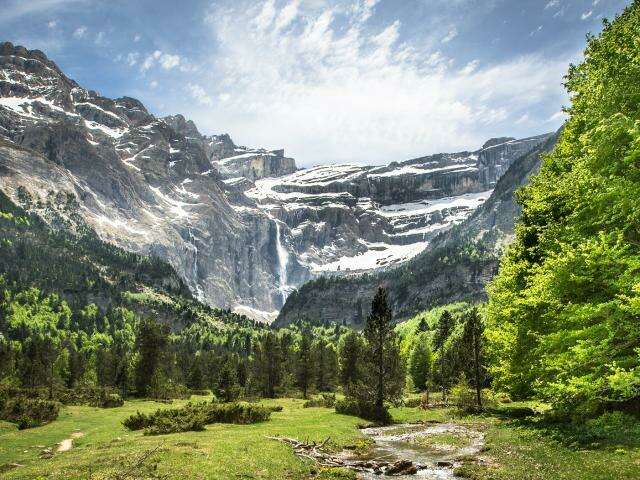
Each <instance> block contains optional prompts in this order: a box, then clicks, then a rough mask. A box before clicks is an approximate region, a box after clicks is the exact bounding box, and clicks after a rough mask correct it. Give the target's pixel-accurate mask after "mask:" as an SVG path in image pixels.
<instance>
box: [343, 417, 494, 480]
mask: <svg viewBox="0 0 640 480" xmlns="http://www.w3.org/2000/svg"><path fill="white" fill-rule="evenodd" d="M361 432H362V433H363V435H365V436H366V437H368V438H370V439H371V440H373V442H375V443H374V445H373V446H372V447H371V448H370V449H368V450H367V452H366V453H365V454H353V453H346V454H343V458H344V459H345V460H346V461H347V463H348V462H349V461H353V460H360V461H371V462H374V463H380V462H384V463H389V464H393V463H395V462H397V461H400V460H410V461H411V462H413V464H414V465H415V466H416V467H417V468H418V472H417V473H416V474H414V475H396V476H393V477H391V478H397V479H411V478H428V479H433V480H448V479H453V478H456V477H455V475H454V474H453V470H454V467H455V466H456V464H457V462H458V460H459V459H460V458H461V457H464V456H473V455H476V454H477V453H479V452H480V450H481V449H482V447H483V445H484V435H483V434H482V433H480V432H478V431H476V430H472V429H469V428H467V427H464V426H462V425H457V424H453V423H437V424H401V425H391V426H388V427H374V428H365V429H362V430H361ZM429 437H431V438H429ZM443 438H447V439H451V438H454V439H459V440H458V441H454V442H453V443H455V444H456V445H451V444H450V443H447V442H446V441H443V442H442V443H439V442H438V440H439V439H443ZM360 475H361V477H360V478H363V479H367V480H369V479H374V478H377V479H379V478H380V476H381V473H380V472H372V471H365V472H360Z"/></svg>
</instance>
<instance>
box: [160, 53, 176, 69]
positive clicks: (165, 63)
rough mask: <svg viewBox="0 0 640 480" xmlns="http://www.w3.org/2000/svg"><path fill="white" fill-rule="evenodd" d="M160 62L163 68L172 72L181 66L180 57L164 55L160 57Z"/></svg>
mask: <svg viewBox="0 0 640 480" xmlns="http://www.w3.org/2000/svg"><path fill="white" fill-rule="evenodd" d="M159 62H160V65H161V66H162V68H164V69H165V70H171V69H172V68H175V67H177V66H179V65H180V56H178V55H169V54H168V53H163V54H162V56H160V57H159Z"/></svg>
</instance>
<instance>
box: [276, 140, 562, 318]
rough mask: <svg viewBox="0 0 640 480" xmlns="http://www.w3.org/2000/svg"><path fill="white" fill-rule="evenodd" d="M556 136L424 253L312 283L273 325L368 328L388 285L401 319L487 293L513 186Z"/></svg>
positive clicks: (510, 223) (513, 214)
mask: <svg viewBox="0 0 640 480" xmlns="http://www.w3.org/2000/svg"><path fill="white" fill-rule="evenodd" d="M556 141H557V134H554V135H551V136H549V137H548V138H545V140H544V141H543V142H542V143H541V144H539V145H538V146H536V147H535V148H534V149H533V150H531V151H529V152H528V153H525V154H524V155H521V156H520V157H518V158H517V159H515V161H512V162H511V164H510V166H509V168H507V170H506V172H505V173H504V175H502V176H501V177H500V178H499V180H498V181H497V182H496V184H495V188H494V190H493V192H492V193H491V195H490V196H489V198H488V199H487V201H486V202H484V203H483V204H482V205H481V206H479V207H478V208H477V209H476V210H475V211H474V212H473V213H472V214H471V215H470V216H469V217H468V218H467V219H465V220H464V221H463V222H462V223H461V224H459V225H457V226H455V227H453V228H451V229H449V230H447V231H445V232H441V233H440V234H439V235H437V236H436V237H435V238H434V239H433V240H432V242H431V244H430V247H429V249H428V250H426V251H425V252H423V253H422V254H420V255H418V256H416V257H415V258H413V259H412V260H409V261H408V262H406V263H404V264H403V265H402V266H400V267H397V268H394V269H388V270H385V271H382V272H379V273H373V274H363V275H352V276H344V277H336V276H333V277H323V278H320V279H317V280H314V281H311V282H309V283H307V284H305V285H303V286H302V287H301V288H300V289H299V290H297V291H295V292H293V293H292V294H291V295H290V296H289V298H288V299H287V302H286V304H285V306H284V307H283V308H282V310H281V311H280V314H279V316H278V318H277V320H276V322H275V324H276V325H286V324H288V323H290V322H292V321H295V320H297V319H309V320H316V321H317V320H320V321H334V322H339V323H344V324H348V325H352V326H355V327H359V326H362V325H363V323H364V321H365V319H366V316H367V315H368V313H369V305H370V303H371V299H372V298H373V295H374V293H375V290H376V288H377V287H378V286H380V285H383V286H386V287H387V288H388V289H389V292H390V300H391V303H392V308H393V310H394V312H395V315H396V319H398V320H401V319H404V318H408V317H410V316H411V315H413V314H415V313H416V312H419V311H421V310H425V309H428V308H431V307H433V306H436V305H442V304H446V303H451V302H455V301H459V300H476V299H481V298H484V296H485V285H486V284H487V282H488V281H490V280H491V278H493V276H494V275H495V273H496V272H497V269H498V260H499V256H500V253H501V250H502V249H503V247H504V246H505V244H506V243H508V242H509V240H510V239H511V238H512V236H513V230H514V221H515V219H516V218H517V216H518V214H519V206H518V204H517V203H516V201H515V198H514V193H515V190H516V189H517V188H518V187H520V186H521V185H523V184H525V183H526V181H527V179H528V177H529V176H530V175H531V174H532V173H534V172H536V171H537V170H538V168H539V166H540V159H541V155H542V154H544V153H545V152H549V151H550V150H551V149H552V148H553V146H554V145H555V142H556ZM485 148H486V146H485ZM491 155H493V154H491ZM494 158H495V157H494Z"/></svg>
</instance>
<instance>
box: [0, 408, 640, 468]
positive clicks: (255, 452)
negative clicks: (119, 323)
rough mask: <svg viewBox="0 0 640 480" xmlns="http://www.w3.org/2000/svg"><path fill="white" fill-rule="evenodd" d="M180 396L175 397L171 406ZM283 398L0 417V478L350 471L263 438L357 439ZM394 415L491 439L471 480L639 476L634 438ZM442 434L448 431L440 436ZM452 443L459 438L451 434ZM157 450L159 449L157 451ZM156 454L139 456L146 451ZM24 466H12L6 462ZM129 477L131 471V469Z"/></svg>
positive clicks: (406, 412)
mask: <svg viewBox="0 0 640 480" xmlns="http://www.w3.org/2000/svg"><path fill="white" fill-rule="evenodd" d="M181 403H183V402H178V401H177V402H174V404H173V406H176V405H180V404H181ZM264 403H265V404H271V405H282V406H283V410H282V412H275V413H273V414H272V416H271V419H270V420H269V421H267V422H264V423H259V424H253V425H222V424H217V425H209V426H208V427H207V429H206V430H205V431H203V432H187V433H179V434H171V435H163V436H143V435H142V433H141V432H129V431H128V430H126V429H125V428H124V427H123V426H122V425H121V422H122V420H123V419H124V418H126V417H127V416H129V415H131V414H132V413H135V411H136V410H139V411H141V412H150V411H153V410H155V409H157V408H164V407H165V405H162V404H159V403H155V402H151V401H130V402H126V403H125V405H124V406H123V407H120V408H114V409H106V410H105V409H98V408H91V407H66V408H64V409H63V410H62V412H61V414H60V417H59V418H58V420H56V421H55V422H53V423H51V424H49V425H45V426H43V427H39V428H34V429H30V430H24V431H18V430H16V429H15V426H13V425H10V424H7V423H4V424H3V423H0V472H3V473H0V476H2V477H3V478H8V479H34V478H39V477H40V478H46V479H89V478H91V479H113V478H136V479H139V478H167V479H192V478H193V479H221V480H222V479H225V480H227V479H252V478H253V479H274V480H277V479H306V478H349V477H350V475H343V474H339V473H338V472H323V473H321V474H320V475H317V474H316V475H314V474H312V472H315V468H314V466H313V465H312V464H310V463H304V462H302V461H300V460H299V459H297V458H296V457H295V456H294V455H293V453H292V452H291V450H290V449H289V448H288V447H287V446H286V445H283V444H281V443H279V442H276V441H273V440H269V439H267V438H265V435H282V436H288V437H295V438H298V439H301V440H306V439H308V440H310V441H311V440H316V441H321V440H324V439H325V438H326V437H331V444H332V446H333V447H334V448H340V447H342V446H345V445H348V444H357V443H358V442H359V440H362V436H361V435H360V433H359V432H358V430H357V428H356V427H357V425H358V424H359V423H362V421H361V420H360V419H358V418H354V417H349V416H344V415H338V414H336V413H335V412H334V411H333V410H331V409H326V408H306V409H304V408H302V404H303V403H304V402H303V401H302V400H296V399H277V400H265V401H264ZM392 414H393V416H394V418H395V419H396V420H397V421H401V422H405V421H416V420H451V419H453V421H456V422H459V423H463V424H472V425H473V426H474V427H475V428H478V429H481V430H482V431H483V432H484V433H485V435H486V439H487V445H486V449H485V450H486V451H484V452H483V453H482V454H481V460H482V464H478V463H477V462H470V463H468V464H465V465H463V466H462V468H460V473H464V474H465V475H467V476H469V477H471V478H476V479H483V480H484V479H505V480H507V479H509V480H513V479H525V480H526V479H532V480H533V479H540V480H542V479H544V480H552V479H577V478H580V479H587V480H588V479H593V480H595V479H598V480H602V479H612V480H613V479H630V480H631V479H637V478H640V438H636V439H627V441H625V442H624V444H622V445H621V444H617V443H607V442H600V443H598V445H597V446H595V445H592V446H591V447H589V448H584V447H581V446H578V445H576V444H571V443H569V442H567V441H562V439H558V438H556V437H557V436H555V435H553V432H550V431H549V430H548V429H542V428H539V427H537V426H535V425H531V424H527V423H524V422H522V421H517V420H509V419H507V418H500V417H497V416H462V417H460V416H456V415H454V413H453V412H451V411H448V410H432V411H428V412H424V411H421V410H419V409H416V408H404V407H403V408H394V409H392ZM75 431H80V432H82V433H84V436H83V437H81V438H78V439H77V440H75V441H74V447H73V448H72V449H71V450H70V451H67V452H64V453H58V454H55V455H54V456H53V458H49V459H41V458H39V455H40V453H41V451H42V450H43V448H45V447H54V448H55V446H56V444H57V443H58V442H60V441H62V440H63V439H65V438H69V437H70V436H71V434H72V433H73V432H75ZM440 440H442V441H446V438H442V439H440ZM452 441H455V439H454V440H452ZM156 449H157V450H156ZM148 452H154V453H153V454H151V455H150V456H149V458H147V459H146V460H145V461H144V462H140V459H142V458H143V457H144V456H145V454H146V453H148ZM14 463H17V464H20V465H21V466H19V467H16V468H10V467H9V464H14ZM138 463H141V466H137V464H138ZM127 475H128V476H127Z"/></svg>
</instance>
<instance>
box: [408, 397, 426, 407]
mask: <svg viewBox="0 0 640 480" xmlns="http://www.w3.org/2000/svg"><path fill="white" fill-rule="evenodd" d="M421 404H422V398H420V397H413V398H407V399H406V400H405V401H404V406H405V407H409V408H416V407H419V406H420V405H421Z"/></svg>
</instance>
